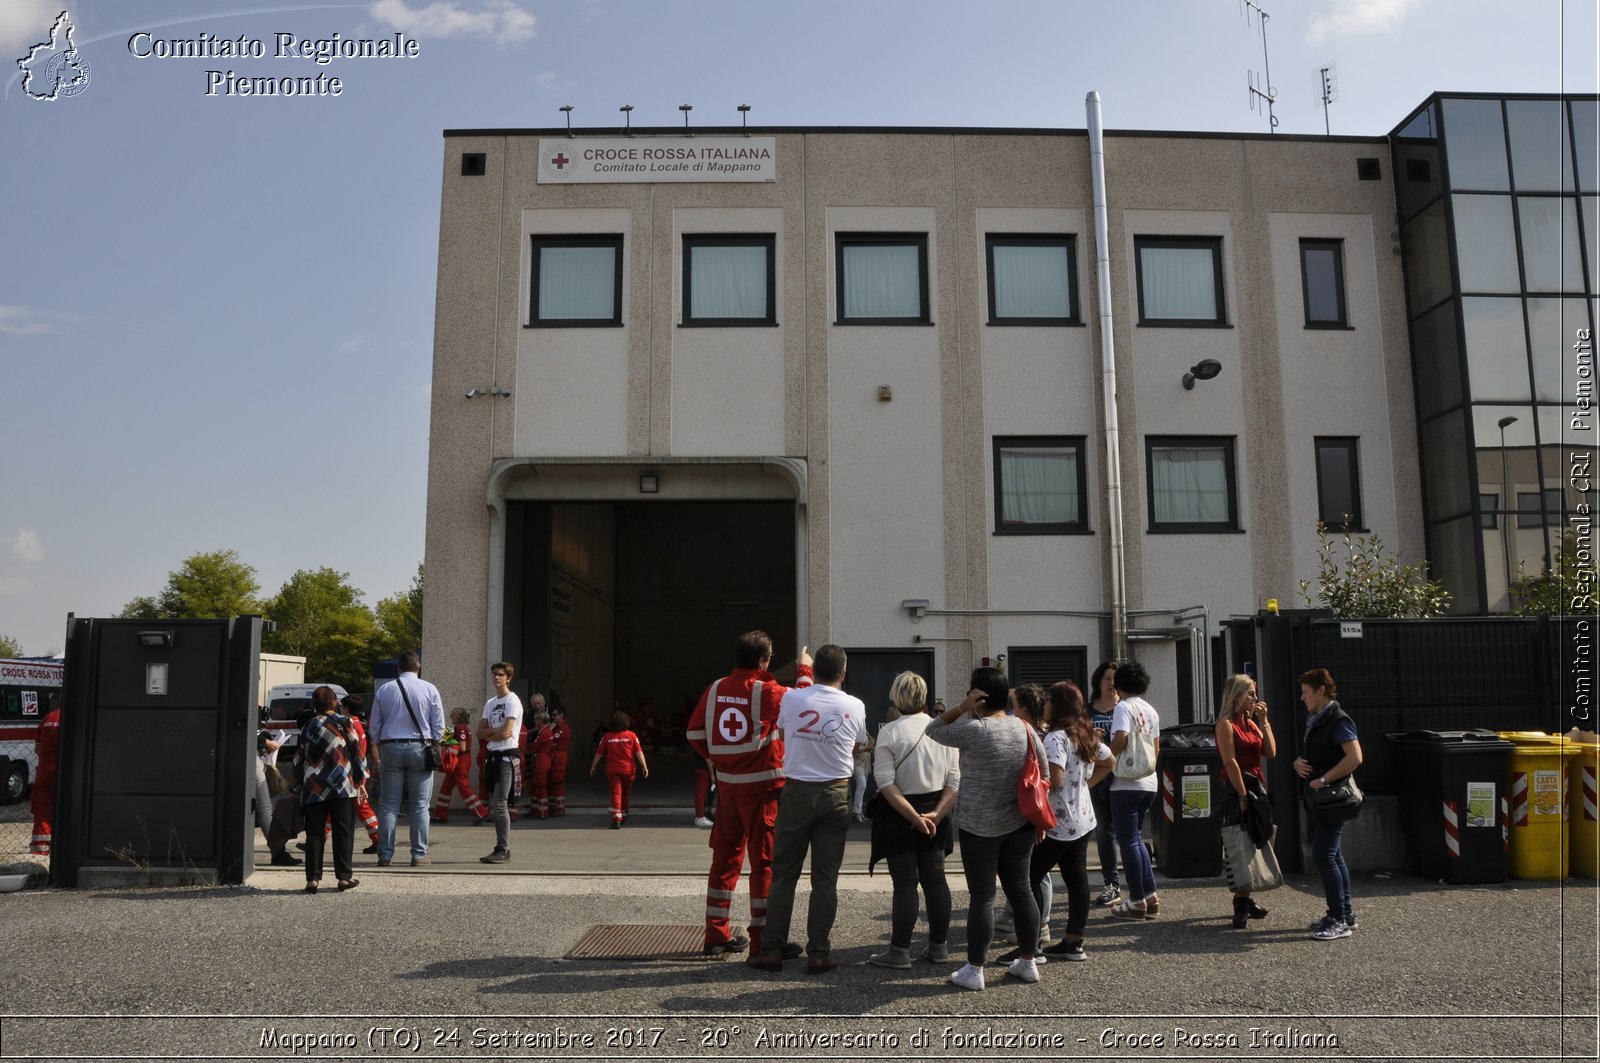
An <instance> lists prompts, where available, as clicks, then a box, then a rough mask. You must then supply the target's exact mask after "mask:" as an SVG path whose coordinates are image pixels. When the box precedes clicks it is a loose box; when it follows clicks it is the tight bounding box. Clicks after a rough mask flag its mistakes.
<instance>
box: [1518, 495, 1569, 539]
mask: <svg viewBox="0 0 1600 1063" xmlns="http://www.w3.org/2000/svg"><path fill="white" fill-rule="evenodd" d="M1552 495H1554V496H1555V499H1556V506H1555V508H1554V509H1551V508H1550V497H1551V496H1552ZM1526 498H1536V499H1538V506H1537V508H1536V509H1528V508H1527V507H1526V506H1525V505H1524V504H1523V499H1526ZM1566 508H1567V492H1566V489H1565V488H1561V487H1541V488H1540V489H1539V490H1537V491H1518V492H1517V508H1516V510H1515V513H1516V517H1517V528H1518V530H1521V529H1523V528H1559V527H1561V524H1562V517H1563V514H1564V513H1565V511H1566Z"/></svg>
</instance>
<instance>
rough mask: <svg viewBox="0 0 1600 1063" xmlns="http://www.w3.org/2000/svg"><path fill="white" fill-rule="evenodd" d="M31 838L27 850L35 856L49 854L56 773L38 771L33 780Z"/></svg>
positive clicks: (54, 806) (52, 832)
mask: <svg viewBox="0 0 1600 1063" xmlns="http://www.w3.org/2000/svg"><path fill="white" fill-rule="evenodd" d="M31 807H32V809H33V838H32V839H31V840H30V841H29V843H28V852H30V853H32V854H33V855H35V856H49V855H50V839H51V838H52V837H53V836H54V835H55V818H56V773H55V772H53V771H52V772H48V773H46V772H40V773H39V775H38V777H37V778H35V779H34V780H33V800H32V802H31Z"/></svg>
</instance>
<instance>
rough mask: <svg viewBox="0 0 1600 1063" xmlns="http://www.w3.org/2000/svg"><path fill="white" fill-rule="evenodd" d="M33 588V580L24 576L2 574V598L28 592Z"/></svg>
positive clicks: (0, 577) (0, 579)
mask: <svg viewBox="0 0 1600 1063" xmlns="http://www.w3.org/2000/svg"><path fill="white" fill-rule="evenodd" d="M31 590H33V581H32V580H30V579H25V578H23V577H22V576H0V598H3V597H6V596H7V595H12V594H26V593H27V592H28V591H31Z"/></svg>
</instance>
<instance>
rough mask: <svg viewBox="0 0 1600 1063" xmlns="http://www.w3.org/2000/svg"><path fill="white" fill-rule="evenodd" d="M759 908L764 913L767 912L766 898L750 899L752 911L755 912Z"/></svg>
mask: <svg viewBox="0 0 1600 1063" xmlns="http://www.w3.org/2000/svg"><path fill="white" fill-rule="evenodd" d="M757 908H760V909H761V910H762V911H763V912H764V911H766V910H767V899H766V898H765V897H751V898H750V910H751V911H755V910H756V909H757Z"/></svg>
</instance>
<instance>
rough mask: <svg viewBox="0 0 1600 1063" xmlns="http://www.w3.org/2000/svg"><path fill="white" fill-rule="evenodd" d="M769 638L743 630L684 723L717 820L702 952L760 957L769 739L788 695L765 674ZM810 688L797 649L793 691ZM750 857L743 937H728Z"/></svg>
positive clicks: (768, 837)
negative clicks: (709, 781) (711, 778)
mask: <svg viewBox="0 0 1600 1063" xmlns="http://www.w3.org/2000/svg"><path fill="white" fill-rule="evenodd" d="M771 663H772V639H771V638H770V637H769V636H768V635H767V633H766V632H764V631H748V632H746V633H744V634H743V635H740V636H739V640H738V642H737V643H735V645H734V664H735V668H734V670H733V672H732V674H730V675H727V676H724V677H723V678H721V679H719V680H717V681H716V682H715V683H712V684H711V685H710V686H709V687H707V688H706V692H705V693H704V694H702V695H701V696H700V701H699V703H698V704H696V705H695V707H694V712H693V713H692V714H691V715H690V716H689V730H688V734H687V735H686V737H687V738H688V740H689V745H690V746H691V747H693V749H694V751H695V752H696V753H699V754H700V755H701V756H702V757H704V758H705V759H706V760H707V761H708V762H709V763H710V764H711V769H712V771H713V772H714V773H715V774H716V778H717V821H716V823H715V825H713V826H712V828H711V871H710V873H709V874H708V875H707V877H706V938H705V952H706V954H707V955H711V954H714V953H719V952H742V951H744V949H745V947H746V946H747V945H748V946H749V948H750V954H751V955H752V956H753V955H755V954H757V953H759V952H760V951H761V941H762V933H763V930H764V928H765V927H766V925H767V893H768V892H769V891H770V890H771V888H772V828H773V825H774V824H775V823H776V822H777V819H778V791H779V790H781V789H782V788H783V740H782V739H780V738H779V737H778V735H777V726H778V703H779V702H781V701H782V700H783V696H784V695H785V694H787V693H788V692H789V688H788V687H785V686H782V685H780V684H779V683H778V682H777V680H775V679H773V677H772V674H771V673H770V672H768V671H767V666H768V665H770V664H771ZM810 684H811V654H809V653H807V652H806V649H805V647H801V649H800V657H799V660H798V661H797V662H796V666H795V685H796V686H802V687H803V686H809V685H810ZM746 850H748V851H749V854H750V936H749V937H748V938H745V937H742V936H738V935H736V934H734V933H733V931H732V930H731V928H730V927H729V926H728V910H729V909H730V908H731V907H732V905H733V894H734V891H735V890H736V889H737V888H738V886H739V870H740V868H741V867H742V866H743V865H744V857H745V852H746Z"/></svg>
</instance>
